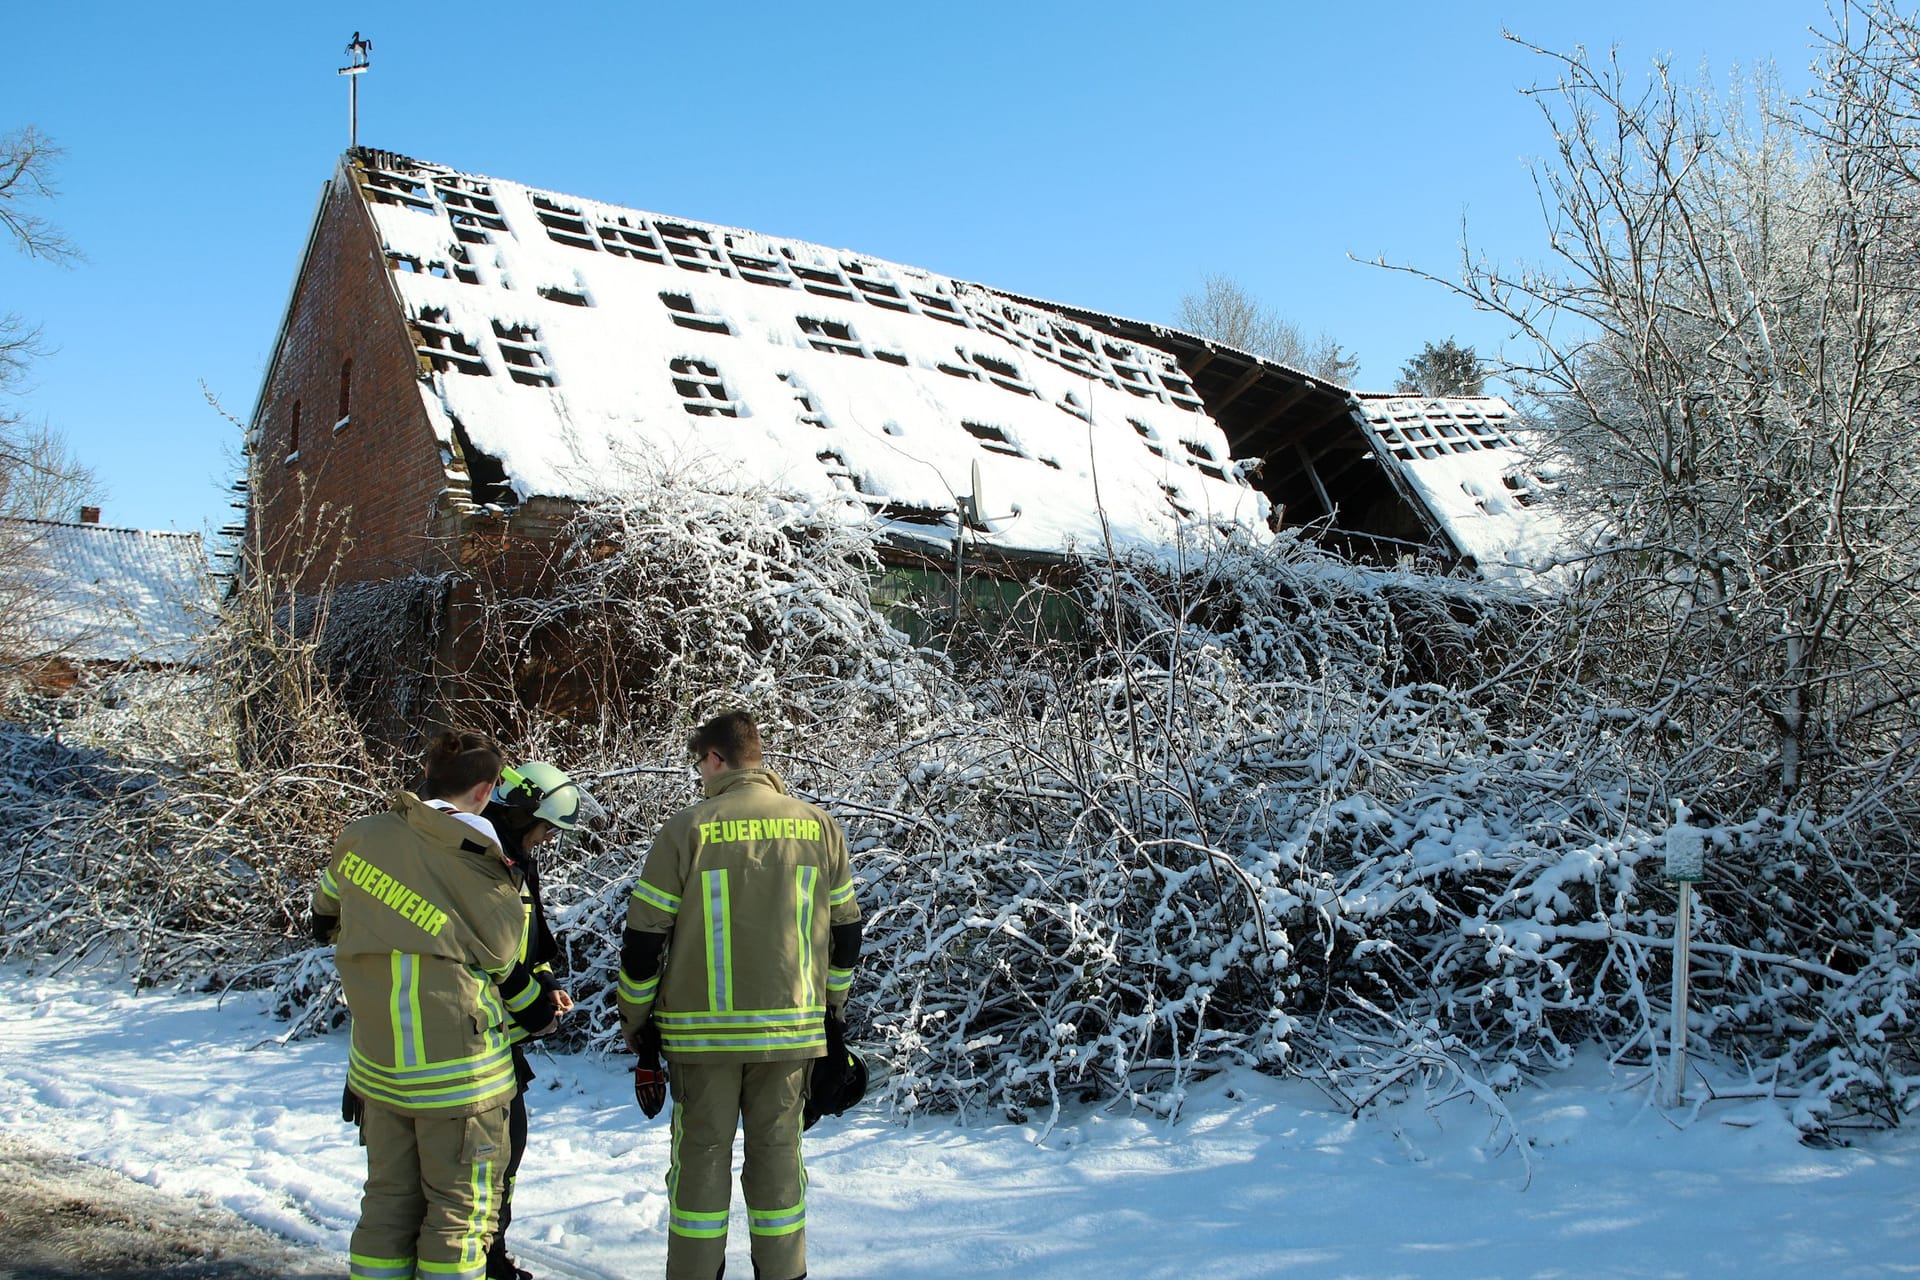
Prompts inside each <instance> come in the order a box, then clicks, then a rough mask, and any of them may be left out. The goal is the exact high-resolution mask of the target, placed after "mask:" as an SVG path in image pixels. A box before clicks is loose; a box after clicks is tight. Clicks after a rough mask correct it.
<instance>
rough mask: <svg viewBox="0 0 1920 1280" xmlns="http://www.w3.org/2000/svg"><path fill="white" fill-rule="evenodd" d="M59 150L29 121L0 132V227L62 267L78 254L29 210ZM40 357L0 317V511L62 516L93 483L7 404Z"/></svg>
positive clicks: (52, 436)
mask: <svg viewBox="0 0 1920 1280" xmlns="http://www.w3.org/2000/svg"><path fill="white" fill-rule="evenodd" d="M61 154H62V153H61V150H60V148H58V147H56V146H53V145H52V144H51V143H50V142H49V141H48V140H47V138H46V137H45V136H44V135H42V134H41V133H40V132H39V131H38V130H36V129H35V128H34V127H33V126H31V125H28V126H27V127H25V128H22V129H16V130H14V131H13V132H11V133H7V134H0V228H4V229H5V231H6V233H7V235H8V236H9V237H10V238H11V239H12V240H13V242H14V245H15V247H17V248H18V249H19V250H20V251H21V252H22V253H24V254H26V255H27V256H28V257H30V258H39V259H42V260H44V261H47V262H52V263H56V264H61V265H65V264H70V263H73V262H75V261H77V260H78V259H79V252H78V250H76V249H75V248H74V247H73V245H72V243H71V242H69V241H68V240H67V238H66V237H65V236H64V235H62V234H61V232H60V231H59V229H58V228H56V227H55V226H53V224H52V223H50V222H48V221H47V219H46V217H45V216H44V215H42V214H40V213H38V212H37V211H36V208H35V206H36V205H37V203H38V202H40V201H45V200H50V199H52V198H53V197H54V196H55V195H56V194H57V189H56V188H55V187H54V185H53V178H52V174H53V167H54V165H55V164H56V163H57V162H58V160H59V159H60V156H61ZM40 354H42V347H41V345H40V331H39V330H38V329H37V328H35V327H34V326H32V325H30V324H29V323H27V322H26V321H25V320H23V319H22V318H21V317H20V316H18V315H16V314H13V313H11V312H9V313H7V314H5V315H0V516H16V517H18V516H25V517H30V518H35V519H54V518H59V517H62V516H70V515H71V513H72V510H73V508H74V507H75V506H77V505H78V504H79V502H80V501H81V499H83V498H84V497H85V496H86V494H87V493H88V492H90V491H91V490H92V488H93V486H94V477H93V474H92V472H90V471H89V470H88V469H87V468H86V467H84V466H82V465H81V464H80V462H79V460H78V459H76V458H75V457H74V456H73V455H72V453H71V452H70V451H69V450H68V448H67V446H66V442H65V441H64V440H63V439H62V438H61V436H60V434H59V433H58V432H57V431H55V430H53V429H52V428H51V427H49V426H47V425H46V424H45V423H37V424H36V423H30V422H29V421H28V420H27V417H26V415H25V414H24V413H22V412H21V411H20V410H19V409H18V408H17V407H15V406H14V405H13V404H12V403H11V402H12V401H13V399H14V398H15V397H17V396H18V395H19V394H20V388H21V386H22V384H23V383H24V381H25V379H26V375H27V370H28V367H29V366H30V365H31V363H32V361H33V359H34V357H36V356H38V355H40Z"/></svg>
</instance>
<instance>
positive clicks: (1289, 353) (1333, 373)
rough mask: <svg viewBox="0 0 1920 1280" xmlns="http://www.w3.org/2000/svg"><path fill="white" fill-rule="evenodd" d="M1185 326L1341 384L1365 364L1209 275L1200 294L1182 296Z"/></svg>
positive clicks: (1233, 285) (1229, 283)
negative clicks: (1304, 331)
mask: <svg viewBox="0 0 1920 1280" xmlns="http://www.w3.org/2000/svg"><path fill="white" fill-rule="evenodd" d="M1180 324H1181V325H1182V326H1183V327H1185V328H1186V329H1187V330H1188V331H1189V332H1192V333H1195V334H1198V335H1199V336H1200V337H1203V338H1211V339H1213V340H1214V341H1215V342H1221V343H1225V344H1226V345H1227V346H1229V347H1235V348H1238V349H1239V350H1241V351H1245V352H1246V353H1247V354H1249V355H1256V356H1261V357H1264V358H1265V359H1268V360H1273V361H1275V362H1277V363H1279V364H1284V365H1290V366H1292V367H1293V368H1295V369H1300V370H1304V371H1305V372H1307V373H1310V374H1312V375H1313V376H1314V377H1316V378H1324V379H1325V380H1327V381H1328V382H1335V383H1339V384H1340V385H1342V386H1345V385H1347V384H1349V383H1351V382H1352V381H1353V376H1354V374H1355V373H1357V372H1359V369H1360V361H1359V360H1358V359H1356V358H1355V357H1353V356H1352V355H1350V354H1348V353H1347V351H1346V350H1345V349H1344V348H1343V347H1342V346H1341V345H1340V344H1339V343H1338V342H1335V341H1334V340H1333V339H1332V338H1330V337H1328V336H1327V335H1326V334H1325V333H1322V334H1320V335H1319V336H1317V337H1315V338H1313V339H1311V340H1309V339H1308V338H1307V337H1306V335H1305V334H1304V333H1302V332H1301V330H1300V327H1299V326H1298V325H1296V324H1294V323H1293V322H1292V321H1291V320H1288V319H1285V318H1284V317H1282V316H1280V315H1279V314H1278V313H1276V312H1274V311H1273V310H1271V309H1270V308H1267V307H1264V306H1262V305H1261V304H1260V303H1258V302H1256V301H1255V300H1254V299H1253V297H1252V296H1251V295H1250V294H1248V293H1247V291H1246V290H1245V289H1243V288H1241V287H1240V284H1239V282H1238V281H1236V280H1234V279H1233V278H1232V277H1230V276H1223V275H1211V276H1208V277H1207V278H1206V279H1205V280H1204V281H1202V282H1201V288H1200V292H1199V293H1197V294H1193V293H1190V294H1187V295H1186V296H1185V297H1183V298H1181V299H1180Z"/></svg>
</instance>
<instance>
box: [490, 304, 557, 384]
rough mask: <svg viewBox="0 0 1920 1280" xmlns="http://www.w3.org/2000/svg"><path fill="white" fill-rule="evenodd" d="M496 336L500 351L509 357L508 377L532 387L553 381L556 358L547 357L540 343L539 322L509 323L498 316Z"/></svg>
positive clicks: (506, 357)
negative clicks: (503, 321) (553, 360)
mask: <svg viewBox="0 0 1920 1280" xmlns="http://www.w3.org/2000/svg"><path fill="white" fill-rule="evenodd" d="M493 336H494V339H495V340H496V341H498V342H499V344H500V354H501V355H502V356H503V357H505V359H506V362H507V376H508V377H510V378H512V379H513V380H514V381H515V382H518V383H520V384H522V385H523V386H529V387H550V386H552V385H553V384H554V375H553V362H552V361H550V360H548V359H547V349H546V348H545V347H543V346H541V345H540V329H539V326H537V325H531V324H513V325H510V324H503V323H501V322H500V321H498V320H495V321H494V322H493Z"/></svg>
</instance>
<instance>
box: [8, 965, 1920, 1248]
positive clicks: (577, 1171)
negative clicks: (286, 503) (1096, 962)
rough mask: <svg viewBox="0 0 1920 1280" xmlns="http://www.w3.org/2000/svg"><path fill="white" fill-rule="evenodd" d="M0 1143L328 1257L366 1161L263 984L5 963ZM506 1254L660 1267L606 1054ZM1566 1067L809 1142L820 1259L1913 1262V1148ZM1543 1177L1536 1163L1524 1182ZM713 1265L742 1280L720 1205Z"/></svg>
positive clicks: (1916, 1226) (572, 1107) (527, 1173)
mask: <svg viewBox="0 0 1920 1280" xmlns="http://www.w3.org/2000/svg"><path fill="white" fill-rule="evenodd" d="M0 973H4V974H5V975H6V977H7V978H8V985H9V987H10V988H11V990H12V991H13V993H14V994H13V998H12V999H11V1000H9V1001H7V1002H6V1003H5V1004H4V1005H0V1134H4V1135H7V1136H11V1137H15V1138H18V1139H22V1140H29V1141H33V1142H37V1143H39V1144H41V1145H43V1146H49V1147H58V1148H60V1149H63V1150H66V1151H68V1152H71V1153H73V1154H76V1155H79V1156H82V1157H84V1158H85V1159H88V1160H91V1161H95V1162H97V1163H100V1164H102V1165H106V1166H109V1167H112V1168H114V1169H117V1170H119V1171H121V1172H124V1173H126V1174H128V1175H130V1176H132V1177H134V1178H136V1179H138V1180H139V1181H141V1182H145V1183H147V1184H150V1185H152V1186H154V1187H157V1188H159V1189H161V1190H163V1191H170V1192H176V1193H180V1194H193V1195H203V1196H205V1197H207V1198H209V1199H211V1200H213V1201H215V1202H217V1203H218V1204H221V1205H223V1206H225V1207H226V1208H229V1209H231V1210H233V1211H234V1212H236V1213H238V1214H239V1215H240V1216H242V1217H243V1218H246V1219H248V1220H250V1221H252V1222H255V1223H258V1224H260V1225H261V1226H264V1227H267V1228H270V1229H272V1230H274V1231H277V1232H280V1233H281V1234H283V1235H285V1236H288V1237H290V1238H291V1239H293V1240H295V1241H297V1242H300V1243H302V1244H305V1245H308V1246H311V1247H313V1248H314V1249H315V1250H316V1256H314V1257H313V1258H311V1259H310V1262H311V1263H312V1264H313V1269H314V1270H316V1271H318V1270H324V1267H325V1265H326V1264H329V1263H330V1264H332V1265H334V1266H336V1267H337V1268H338V1269H339V1271H340V1272H341V1273H344V1270H345V1259H344V1256H343V1251H344V1249H345V1246H346V1241H347V1234H348V1232H349V1230H350V1229H351V1227H352V1225H353V1220H354V1215H355V1212H356V1208H357V1203H358V1194H359V1183H360V1178H361V1175H362V1172H363V1164H362V1155H361V1152H360V1149H359V1148H358V1147H357V1146H355V1145H354V1140H353V1135H352V1132H351V1130H349V1129H348V1128H347V1127H346V1126H345V1125H343V1124H342V1123H341V1122H340V1118H339V1095H340V1086H341V1083H342V1081H343V1079H344V1075H345V1067H344V1059H345V1053H346V1038H345V1037H344V1036H340V1035H335V1036H329V1037H325V1038H322V1039H319V1040H314V1041H308V1042H305V1043H301V1044H295V1045H291V1046H281V1045H278V1044H275V1043H272V1041H271V1037H273V1036H274V1035H275V1034H276V1033H277V1032H278V1030H279V1025H278V1024H277V1023H275V1022H273V1021H272V1020H271V1019H269V1018H267V1017H266V1016H264V1014H263V1013H262V1012H261V1011H260V1006H259V1005H258V1003H257V1002H256V1001H255V1000H254V999H253V998H252V997H230V998H229V999H228V1000H227V1001H226V1002H225V1006H224V1008H222V1007H219V1006H218V1005H217V1004H216V1001H215V1000H214V999H213V998H212V997H208V996H179V995H157V994H151V993H149V994H145V995H138V996H136V995H134V994H132V993H131V992H130V991H128V990H127V989H126V987H125V984H124V982H123V981H119V980H108V979H104V978H82V979H68V978H44V977H37V976H32V975H29V974H26V973H25V972H23V971H21V970H19V969H17V968H7V969H0ZM536 1066H537V1069H538V1070H539V1071H540V1074H541V1078H540V1080H538V1081H537V1082H536V1083H535V1084H534V1086H533V1090H534V1092H533V1096H532V1097H531V1099H530V1103H531V1106H532V1109H533V1113H534V1121H533V1124H534V1138H533V1145H532V1148H531V1150H530V1151H529V1153H528V1158H527V1165H526V1167H525V1168H524V1169H523V1170H522V1173H521V1186H520V1192H519V1196H518V1205H517V1218H516V1222H515V1225H514V1229H513V1243H514V1244H515V1245H516V1246H517V1250H518V1252H519V1253H521V1254H522V1255H523V1262H525V1263H526V1264H527V1265H529V1266H530V1267H531V1268H532V1269H533V1270H534V1272H535V1273H536V1274H538V1275H541V1276H542V1277H552V1276H561V1277H564V1276H587V1277H609V1278H610V1277H629V1276H630V1277H643V1276H647V1275H656V1274H659V1273H660V1271H661V1269H662V1266H663V1260H664V1256H665V1236H664V1234H663V1232H664V1216H665V1209H666V1203H665V1198H664V1194H663V1190H662V1184H661V1176H662V1174H663V1172H664V1170H665V1167H666V1155H667V1125H666V1121H665V1118H664V1117H662V1118H661V1119H659V1120H656V1121H653V1122H651V1123H649V1122H647V1121H645V1120H643V1118H642V1117H641V1115H640V1113H639V1111H638V1110H637V1109H636V1108H635V1107H634V1105H633V1102H632V1095H631V1090H630V1084H629V1081H630V1077H629V1076H628V1075H627V1074H626V1072H625V1070H624V1064H623V1063H622V1062H621V1061H619V1060H616V1059H603V1058H600V1057H597V1056H591V1055H581V1056H571V1055H553V1056H549V1057H545V1058H544V1059H543V1060H539V1061H537V1063H536ZM1650 1092H1651V1091H1650V1090H1649V1088H1648V1087H1647V1086H1646V1084H1645V1082H1644V1081H1642V1080H1640V1079H1639V1078H1638V1077H1637V1076H1626V1075H1616V1074H1611V1073H1609V1072H1608V1071H1607V1069H1606V1068H1605V1066H1604V1064H1601V1063H1598V1062H1591V1063H1584V1064H1582V1065H1581V1066H1580V1067H1578V1068H1576V1069H1575V1070H1574V1071H1572V1072H1569V1073H1566V1074H1565V1075H1563V1076H1562V1077H1560V1078H1558V1079H1556V1080H1555V1081H1553V1082H1552V1087H1550V1088H1547V1089H1540V1090H1527V1091H1522V1092H1519V1093H1516V1094H1513V1095H1510V1096H1509V1105H1511V1106H1512V1108H1513V1111H1514V1115H1515V1117H1516V1118H1517V1120H1518V1123H1519V1125H1520V1127H1521V1129H1522V1131H1523V1132H1524V1133H1525V1134H1526V1136H1527V1138H1528V1140H1529V1144H1530V1148H1531V1156H1530V1158H1529V1157H1528V1156H1527V1155H1525V1154H1523V1153H1522V1152H1521V1151H1520V1149H1518V1148H1517V1147H1515V1146H1513V1145H1511V1144H1506V1143H1504V1142H1502V1141H1501V1139H1500V1138H1499V1137H1498V1136H1496V1135H1493V1134H1492V1124H1491V1121H1490V1118H1489V1116H1488V1114H1487V1112H1486V1111H1484V1110H1483V1109H1480V1108H1477V1107H1473V1106H1471V1105H1468V1104H1465V1103H1449V1104H1447V1105H1445V1106H1442V1107H1439V1108H1437V1109H1433V1108H1428V1107H1426V1106H1419V1105H1411V1104H1402V1105H1396V1106H1392V1107H1387V1108H1384V1109H1381V1110H1378V1111H1373V1112H1368V1113H1366V1114H1364V1115H1362V1116H1361V1117H1360V1118H1358V1119H1354V1118H1351V1117H1349V1116H1348V1115H1346V1114H1344V1113H1342V1112H1339V1111H1335V1110H1333V1109H1331V1108H1330V1106H1329V1104H1328V1102H1327V1099H1326V1098H1325V1096H1324V1095H1322V1094H1321V1093H1319V1092H1318V1091H1316V1090H1315V1089H1313V1088H1312V1087H1311V1086H1308V1085H1305V1084H1302V1083H1300V1082H1297V1081H1274V1080H1270V1079H1267V1078H1265V1077H1262V1076H1259V1075H1256V1074H1253V1073H1251V1072H1232V1073H1228V1074H1226V1075H1224V1076H1218V1077H1215V1078H1213V1079H1212V1080H1209V1081H1207V1082H1205V1083H1203V1084H1201V1085H1199V1086H1197V1087H1196V1088H1195V1089H1194V1090H1193V1092H1192V1094H1191V1095H1190V1098H1189V1101H1188V1104H1187V1109H1186V1111H1185V1114H1184V1115H1183V1117H1182V1118H1181V1119H1180V1120H1179V1121H1178V1122H1177V1123H1172V1124H1169V1123H1167V1122H1166V1121H1164V1120H1158V1119H1153V1118H1141V1117H1136V1116H1129V1115H1125V1114H1120V1113H1117V1112H1103V1111H1100V1110H1097V1109H1082V1110H1079V1111H1076V1112H1073V1113H1071V1114H1067V1115H1064V1116H1063V1117H1062V1118H1061V1120H1060V1121H1059V1122H1058V1123H1057V1124H1056V1125H1054V1126H1053V1128H1052V1129H1051V1131H1050V1132H1045V1133H1044V1136H1043V1131H1042V1128H1041V1127H1040V1126H1039V1125H1037V1124H1028V1125H1012V1124H1004V1123H1003V1124H996V1125H980V1126H974V1127H967V1128H962V1127H957V1126H955V1125H954V1124H953V1123H952V1122H951V1121H949V1120H947V1119H944V1118H937V1117H930V1118H922V1119H920V1120H917V1121H915V1122H914V1123H912V1124H911V1125H901V1124H896V1123H893V1122H891V1121H889V1120H887V1119H885V1118H883V1117H882V1116H880V1115H879V1114H877V1113H875V1112H873V1111H871V1110H870V1109H869V1110H862V1111H856V1112H854V1113H852V1114H850V1115H849V1116H848V1117H845V1118H843V1119H841V1120H839V1121H831V1120H829V1121H827V1122H825V1123H824V1124H823V1125H822V1126H821V1127H820V1128H818V1129H816V1130H815V1131H814V1132H813V1133H812V1134H810V1135H809V1136H808V1146H807V1151H808V1169H809V1173H810V1174H811V1178H812V1186H811V1194H810V1196H809V1200H810V1203H811V1207H812V1211H813V1220H812V1222H811V1223H810V1225H809V1241H810V1253H811V1263H812V1270H813V1272H814V1274H816V1275H821V1276H834V1277H843V1278H846V1280H863V1278H871V1280H881V1278H883V1277H884V1278H886V1280H948V1278H950V1277H957V1276H969V1277H972V1276H1020V1277H1023V1280H1069V1278H1072V1280H1081V1278H1083V1277H1088V1276H1097V1277H1101V1278H1102V1280H1121V1278H1123V1277H1125V1278H1131V1277H1168V1278H1172V1277H1180V1278H1181V1280H1227V1278H1228V1277H1233V1278H1236V1280H1244V1278H1245V1277H1252V1276H1262V1277H1295V1276H1299V1277H1309V1276H1310V1277H1363V1276H1364V1277H1370V1278H1373V1277H1453V1276H1471V1277H1533V1278H1546V1277H1559V1276H1580V1277H1613V1276H1620V1277H1626V1276H1635V1277H1640V1276H1647V1277H1652V1276H1661V1277H1665V1276H1675V1277H1679V1276H1719V1275H1728V1276H1732V1275H1738V1276H1742V1277H1768V1276H1780V1277H1786V1276H1794V1277H1801V1276H1819V1277H1864V1276H1894V1275H1914V1274H1920V1180H1916V1177H1915V1173H1916V1164H1917V1163H1920V1133H1916V1132H1914V1131H1912V1130H1908V1131H1901V1132H1896V1133H1889V1134H1869V1135H1864V1136H1863V1137H1862V1138H1861V1139H1860V1140H1859V1141H1858V1143H1857V1144H1856V1145H1855V1146H1853V1147H1851V1148H1846V1149H1838V1150H1815V1149H1810V1148H1808V1147H1806V1146H1803V1145H1801V1144H1800V1143H1799V1142H1798V1141H1797V1135H1796V1133H1795V1131H1794V1130H1793V1128H1792V1127H1791V1126H1790V1125H1789V1124H1788V1123H1787V1121H1786V1119H1785V1113H1784V1109H1783V1107H1782V1105H1781V1104H1779V1103H1776V1102H1755V1101H1746V1102H1734V1103H1710V1104H1706V1105H1704V1106H1697V1107H1694V1108H1689V1109H1687V1110H1684V1111H1680V1112H1674V1113H1668V1112H1666V1111H1663V1110H1662V1109H1660V1108H1659V1107H1658V1106H1656V1105H1655V1104H1654V1101H1653V1100H1652V1098H1651V1097H1650ZM1529 1166H1530V1167H1529ZM737 1217H738V1207H737V1205H736V1221H735V1223H734V1230H733V1237H732V1240H731V1245H732V1249H731V1252H732V1255H733V1260H732V1262H731V1264H730V1270H737V1271H738V1272H739V1273H740V1274H742V1275H744V1274H747V1273H748V1272H749V1271H750V1266H749V1264H748V1262H747V1257H746V1239H745V1230H744V1226H743V1224H742V1223H741V1222H739V1221H738V1220H737Z"/></svg>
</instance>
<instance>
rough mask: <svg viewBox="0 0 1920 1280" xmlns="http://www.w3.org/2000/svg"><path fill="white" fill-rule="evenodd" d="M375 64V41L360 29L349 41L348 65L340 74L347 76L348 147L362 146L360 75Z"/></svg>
mask: <svg viewBox="0 0 1920 1280" xmlns="http://www.w3.org/2000/svg"><path fill="white" fill-rule="evenodd" d="M371 65H373V41H371V40H367V39H363V38H362V37H361V35H360V33H359V32H358V31H356V32H354V33H353V39H352V40H350V41H348V42H347V65H346V66H344V67H342V68H340V74H341V75H343V76H346V77H347V148H348V150H358V149H359V146H360V77H361V76H363V75H365V74H366V73H367V68H368V67H369V66H371Z"/></svg>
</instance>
